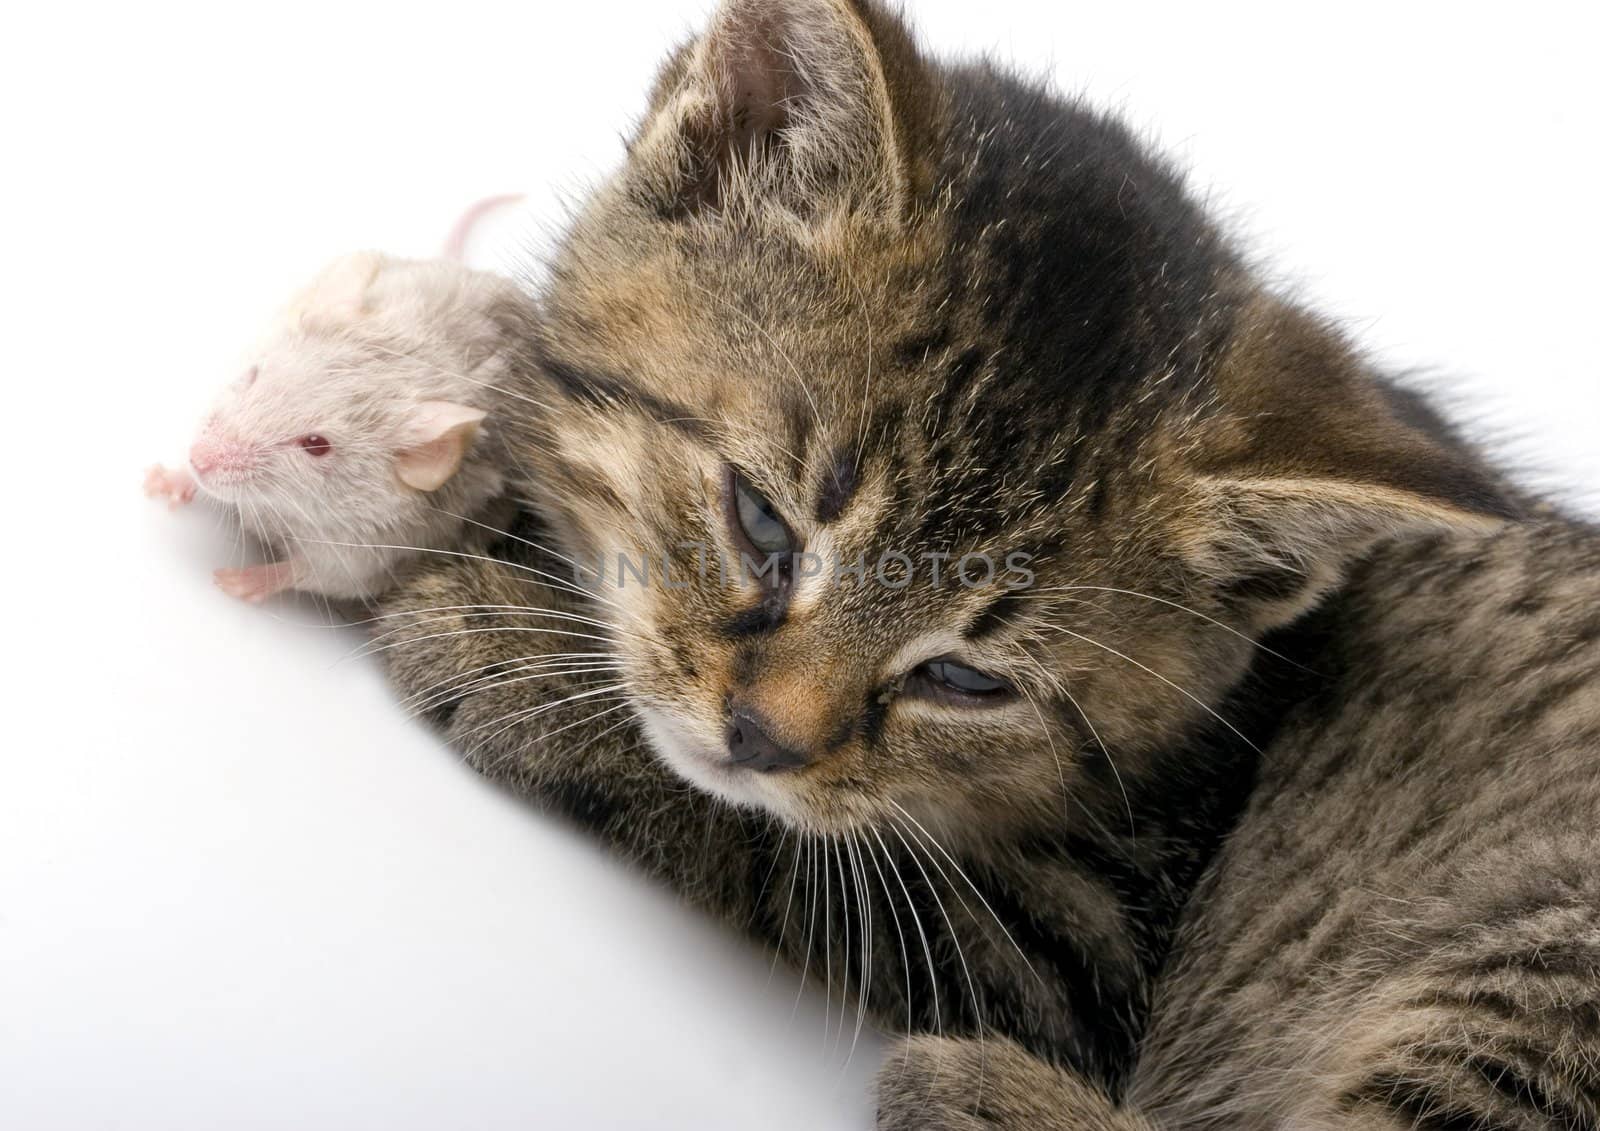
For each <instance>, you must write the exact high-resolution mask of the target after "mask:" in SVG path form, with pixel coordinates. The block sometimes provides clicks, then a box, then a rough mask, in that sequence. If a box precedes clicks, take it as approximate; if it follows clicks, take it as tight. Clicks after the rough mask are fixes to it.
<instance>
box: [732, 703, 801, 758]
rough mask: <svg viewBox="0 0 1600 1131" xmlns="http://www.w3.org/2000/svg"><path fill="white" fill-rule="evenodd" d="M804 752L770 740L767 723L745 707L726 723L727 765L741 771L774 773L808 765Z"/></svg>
mask: <svg viewBox="0 0 1600 1131" xmlns="http://www.w3.org/2000/svg"><path fill="white" fill-rule="evenodd" d="M810 761H811V759H810V757H809V756H808V755H807V754H805V753H804V752H803V751H800V750H796V749H794V748H793V747H790V746H785V745H783V744H782V743H781V742H779V741H778V740H777V739H775V738H773V737H772V733H771V730H770V729H769V726H768V724H766V723H765V722H763V720H762V719H761V716H759V715H758V714H756V713H755V712H754V711H751V710H749V709H748V708H739V709H737V710H735V711H734V712H733V715H732V716H731V717H730V718H729V720H728V764H729V765H730V766H737V767H739V768H740V769H745V770H756V771H759V772H761V773H775V772H777V771H779V770H797V769H799V768H800V767H801V766H804V765H806V764H808V763H809V762H810Z"/></svg>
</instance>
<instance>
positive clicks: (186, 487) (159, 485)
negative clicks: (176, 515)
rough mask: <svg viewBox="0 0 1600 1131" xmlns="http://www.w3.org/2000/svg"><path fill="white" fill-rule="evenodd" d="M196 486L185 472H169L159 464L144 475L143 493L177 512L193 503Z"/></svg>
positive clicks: (192, 477) (190, 476)
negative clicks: (162, 500) (165, 502)
mask: <svg viewBox="0 0 1600 1131" xmlns="http://www.w3.org/2000/svg"><path fill="white" fill-rule="evenodd" d="M195 490H196V484H195V481H194V476H192V475H190V474H189V473H188V472H187V471H181V470H180V471H169V470H168V469H167V468H165V467H162V466H161V465H160V464H156V466H154V467H152V468H151V469H150V470H149V471H147V472H145V473H144V493H145V494H146V495H148V496H149V497H150V498H152V499H165V500H167V505H168V506H170V507H171V508H172V509H173V510H177V509H178V508H179V507H181V506H183V505H184V504H185V503H190V502H193V501H194V494H195Z"/></svg>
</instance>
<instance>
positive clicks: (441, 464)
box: [394, 401, 488, 491]
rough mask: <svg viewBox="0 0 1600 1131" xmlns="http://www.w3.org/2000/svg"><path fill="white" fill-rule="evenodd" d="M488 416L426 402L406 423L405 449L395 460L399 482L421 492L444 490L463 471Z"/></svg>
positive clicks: (450, 404)
mask: <svg viewBox="0 0 1600 1131" xmlns="http://www.w3.org/2000/svg"><path fill="white" fill-rule="evenodd" d="M487 415H488V414H487V413H485V412H483V411H482V410H481V409H476V408H470V407H468V406H467V405H461V404H452V403H451V402H449V401H423V402H422V403H421V404H420V405H418V406H417V407H416V409H415V410H414V411H413V412H412V415H411V419H410V420H409V421H407V422H406V427H405V430H404V434H403V436H402V439H401V444H402V447H401V449H400V451H399V453H398V454H397V455H396V456H395V459H394V471H395V474H396V475H397V476H398V477H399V479H400V482H402V483H404V484H405V485H406V486H407V487H412V488H414V489H416V490H418V491H437V490H438V489H439V488H440V487H443V486H444V485H445V484H446V483H448V482H449V481H450V478H451V476H453V475H455V473H456V472H457V471H458V470H460V468H461V461H462V460H463V459H465V458H466V454H467V450H468V449H469V448H471V447H472V441H473V439H474V438H475V437H476V436H477V434H478V426H479V425H480V424H482V423H483V421H484V418H485V417H486V416H487Z"/></svg>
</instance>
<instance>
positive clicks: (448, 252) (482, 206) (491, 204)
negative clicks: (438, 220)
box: [444, 192, 522, 263]
mask: <svg viewBox="0 0 1600 1131" xmlns="http://www.w3.org/2000/svg"><path fill="white" fill-rule="evenodd" d="M521 199H522V194H521V193H519V192H511V193H502V194H501V195H499V196H489V197H485V198H484V199H482V200H480V201H478V203H476V204H474V205H473V206H472V207H471V208H469V209H467V210H466V211H465V212H463V213H462V214H461V219H459V220H457V221H456V223H455V227H453V228H451V229H450V235H449V237H448V238H446V240H445V242H444V254H445V257H446V258H447V259H453V260H455V261H456V262H457V263H464V262H466V254H467V241H468V240H470V239H471V238H472V230H473V229H474V228H476V227H477V226H478V222H479V221H480V220H482V219H483V218H484V217H485V216H487V215H489V213H491V212H494V211H496V210H497V209H500V208H503V207H505V206H506V205H508V204H515V203H517V202H518V201H520V200H521Z"/></svg>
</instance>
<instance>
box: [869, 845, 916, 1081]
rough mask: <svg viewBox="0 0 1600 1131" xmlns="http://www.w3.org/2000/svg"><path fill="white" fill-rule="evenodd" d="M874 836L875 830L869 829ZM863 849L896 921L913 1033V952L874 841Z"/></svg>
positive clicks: (910, 1027) (890, 913)
mask: <svg viewBox="0 0 1600 1131" xmlns="http://www.w3.org/2000/svg"><path fill="white" fill-rule="evenodd" d="M867 831H868V832H871V833H872V834H873V835H874V836H876V835H877V833H876V831H875V830H873V829H868V830H867ZM861 844H862V847H864V848H865V849H866V850H867V856H868V858H869V859H871V861H872V870H873V871H874V872H876V873H877V874H878V883H879V884H880V885H881V886H882V887H883V898H884V901H885V902H886V903H887V904H888V905H889V915H890V917H891V918H892V919H893V920H894V933H895V937H896V938H898V939H899V940H900V965H901V968H902V969H903V970H904V972H905V976H906V1032H907V1033H909V1032H911V1030H912V1028H913V1026H914V1024H915V1021H914V1017H913V1014H912V1009H911V952H910V951H909V950H907V949H906V933H905V928H903V927H902V926H901V925H900V911H899V909H898V908H896V907H895V905H894V893H893V892H892V891H890V890H889V881H888V880H887V879H886V878H885V877H884V874H883V866H882V865H881V864H880V863H879V862H878V852H877V850H876V849H874V848H873V847H872V841H870V840H865V839H863V840H862V841H861ZM910 1060H911V1055H910V1049H909V1048H908V1049H907V1050H906V1063H908V1064H909V1063H910Z"/></svg>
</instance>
